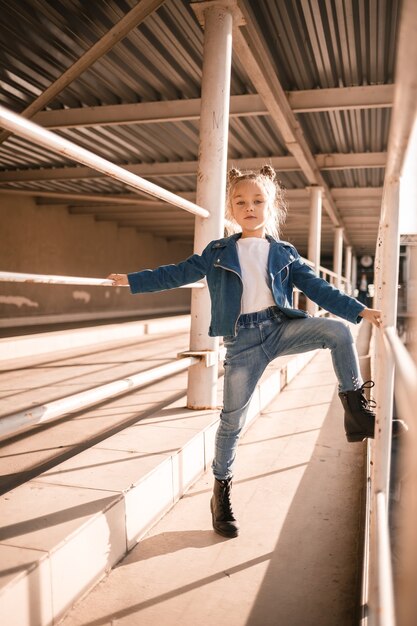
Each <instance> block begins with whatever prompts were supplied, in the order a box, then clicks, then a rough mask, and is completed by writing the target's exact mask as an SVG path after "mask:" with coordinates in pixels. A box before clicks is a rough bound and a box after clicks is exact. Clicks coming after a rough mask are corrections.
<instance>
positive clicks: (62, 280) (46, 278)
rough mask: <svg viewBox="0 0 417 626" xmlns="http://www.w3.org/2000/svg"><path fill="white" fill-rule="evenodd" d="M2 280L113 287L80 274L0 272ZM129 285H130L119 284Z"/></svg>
mask: <svg viewBox="0 0 417 626" xmlns="http://www.w3.org/2000/svg"><path fill="white" fill-rule="evenodd" d="M0 282H6V283H8V282H11V283H46V284H52V285H91V286H99V287H112V286H113V281H111V280H108V279H107V278H84V277H80V276H54V275H48V274H24V273H21V272H0ZM118 286H119V287H127V286H128V285H118ZM202 287H205V284H204V283H203V282H201V283H190V284H188V285H181V287H178V289H181V288H183V289H201V288H202Z"/></svg>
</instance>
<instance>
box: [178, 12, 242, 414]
mask: <svg viewBox="0 0 417 626" xmlns="http://www.w3.org/2000/svg"><path fill="white" fill-rule="evenodd" d="M204 18H205V29H204V59H203V78H202V85H201V112H200V146H199V161H198V173H197V200H196V202H197V204H199V205H200V206H202V207H204V208H205V209H207V210H208V211H209V212H210V217H209V218H207V219H202V218H199V217H196V220H195V231H194V251H195V252H197V253H199V254H200V253H201V252H202V250H203V249H204V247H205V246H206V245H207V244H208V243H209V241H211V240H212V239H218V238H219V237H223V235H224V203H225V195H226V169H227V140H228V128H229V126H228V123H229V98H230V73H231V63H232V28H233V18H232V15H231V13H230V12H229V11H228V10H227V9H226V8H224V7H222V6H219V5H217V4H214V3H213V5H210V6H208V7H207V8H206V9H205V10H204ZM210 308H211V307H210V296H209V293H208V290H207V289H193V291H192V296H191V334H190V351H213V360H212V363H210V364H207V365H206V362H204V360H203V361H201V363H198V364H197V365H193V366H192V367H191V368H190V370H189V374H188V392H187V406H188V407H189V408H193V409H199V408H215V407H216V406H217V376H218V358H217V354H218V347H219V340H218V338H217V337H215V338H213V337H209V336H208V329H209V324H210Z"/></svg>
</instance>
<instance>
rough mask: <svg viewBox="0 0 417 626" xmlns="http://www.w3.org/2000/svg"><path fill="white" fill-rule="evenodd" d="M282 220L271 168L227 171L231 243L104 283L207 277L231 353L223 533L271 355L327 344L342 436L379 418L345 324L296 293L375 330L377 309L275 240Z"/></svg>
mask: <svg viewBox="0 0 417 626" xmlns="http://www.w3.org/2000/svg"><path fill="white" fill-rule="evenodd" d="M285 215H286V207H285V204H284V201H283V190H282V188H281V186H280V185H279V183H278V181H277V180H276V175H275V171H274V170H273V169H272V167H270V166H269V165H265V166H264V167H262V168H261V170H260V171H259V172H253V171H249V172H244V173H241V172H240V171H238V170H236V169H232V170H230V172H229V173H228V191H227V201H226V217H227V218H228V219H227V225H228V226H227V228H228V230H229V233H228V234H229V236H228V237H225V238H223V239H219V240H216V241H212V242H210V243H209V244H208V246H207V247H206V248H205V249H204V250H203V252H202V254H201V255H198V254H193V255H192V256H191V257H189V258H188V259H186V260H185V261H182V262H181V263H178V264H177V265H165V266H161V267H158V268H156V269H155V270H143V271H140V272H134V273H132V274H127V275H126V274H110V276H109V277H108V278H110V279H111V280H112V281H113V285H115V286H117V285H129V286H130V289H131V292H132V293H145V292H150V291H161V290H164V289H171V288H173V287H179V286H180V285H185V284H187V283H192V282H194V281H197V280H200V279H201V278H203V277H204V276H207V283H208V287H209V291H210V297H211V324H210V329H209V335H210V336H212V337H214V336H223V337H224V345H225V347H226V349H227V351H226V357H225V361H224V392H223V393H224V397H223V409H222V411H221V415H220V425H219V428H218V431H217V435H216V444H215V457H214V460H213V465H212V468H213V473H214V478H215V481H214V491H213V496H212V498H211V502H210V504H211V513H212V520H213V527H214V529H215V531H216V532H218V533H219V534H221V535H223V536H225V537H236V536H237V534H238V532H239V527H238V523H237V521H236V518H235V516H234V514H233V511H232V505H231V487H232V476H233V463H234V460H235V455H236V447H237V442H238V438H239V435H240V432H241V430H242V428H243V425H244V422H245V417H246V413H247V410H248V406H249V402H250V399H251V397H252V394H253V392H254V390H255V387H256V384H257V382H258V381H259V379H260V377H261V375H262V373H263V371H264V370H265V368H266V367H267V365H268V364H269V363H270V362H271V361H272V360H273V359H275V358H276V357H278V356H281V355H288V354H296V353H299V352H305V351H307V350H315V349H317V348H329V349H330V350H331V354H332V360H333V366H334V370H335V373H336V376H337V378H338V382H339V397H340V399H341V401H342V404H343V407H344V411H345V418H344V425H345V431H346V437H347V440H348V441H362V440H363V439H364V438H366V437H373V436H374V424H375V415H374V413H372V412H371V411H370V410H369V406H368V402H367V400H366V398H365V394H364V388H365V385H366V383H365V384H364V383H363V381H362V378H361V374H360V370H359V362H358V356H357V352H356V348H355V345H354V342H353V338H352V335H351V332H350V330H349V328H348V326H347V325H346V324H344V323H343V322H341V321H337V320H334V319H326V318H319V317H310V316H309V315H308V314H307V313H306V312H304V311H301V310H298V309H294V308H292V291H293V287H294V286H295V287H298V289H300V290H301V291H302V292H303V293H305V295H306V296H307V297H308V298H310V299H311V300H313V301H314V302H316V303H317V304H318V305H320V306H322V307H323V308H325V309H326V310H327V311H329V312H330V313H333V314H335V315H337V316H339V317H342V318H344V319H346V320H348V321H350V322H353V323H358V322H360V321H361V318H365V319H367V320H368V321H369V322H371V323H372V324H374V325H375V326H377V327H380V325H381V312H380V311H377V310H375V309H369V308H367V307H365V305H364V304H361V303H360V302H358V301H357V300H355V298H351V297H350V296H347V295H346V294H344V293H342V292H341V291H339V290H338V289H336V288H335V287H333V286H332V285H330V284H329V283H328V282H326V281H325V280H324V279H322V278H319V277H318V276H317V275H316V274H315V273H314V271H313V270H312V269H311V268H310V267H309V266H308V265H306V264H305V263H304V262H303V260H302V259H301V258H300V255H299V254H298V252H297V250H296V249H295V248H294V246H292V245H291V244H289V243H287V242H285V241H281V240H280V239H279V229H280V225H281V224H282V223H283V221H284V218H285ZM231 233H232V234H231ZM370 385H371V386H373V383H370Z"/></svg>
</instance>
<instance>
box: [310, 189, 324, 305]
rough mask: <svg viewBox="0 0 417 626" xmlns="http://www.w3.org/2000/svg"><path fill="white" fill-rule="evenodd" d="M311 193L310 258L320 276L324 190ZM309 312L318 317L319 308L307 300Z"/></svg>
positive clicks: (311, 190)
mask: <svg viewBox="0 0 417 626" xmlns="http://www.w3.org/2000/svg"><path fill="white" fill-rule="evenodd" d="M309 191H310V227H309V231H308V258H309V260H310V261H311V262H312V263H313V264H314V269H315V271H316V273H317V275H320V249H321V207H322V196H323V188H322V187H318V186H317V187H316V186H312V187H309ZM307 311H308V312H309V313H310V314H311V315H316V314H317V311H318V306H317V304H316V303H315V302H313V301H312V300H307Z"/></svg>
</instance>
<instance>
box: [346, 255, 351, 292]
mask: <svg viewBox="0 0 417 626" xmlns="http://www.w3.org/2000/svg"><path fill="white" fill-rule="evenodd" d="M345 277H346V293H347V294H349V295H350V294H351V293H352V246H346V248H345Z"/></svg>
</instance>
